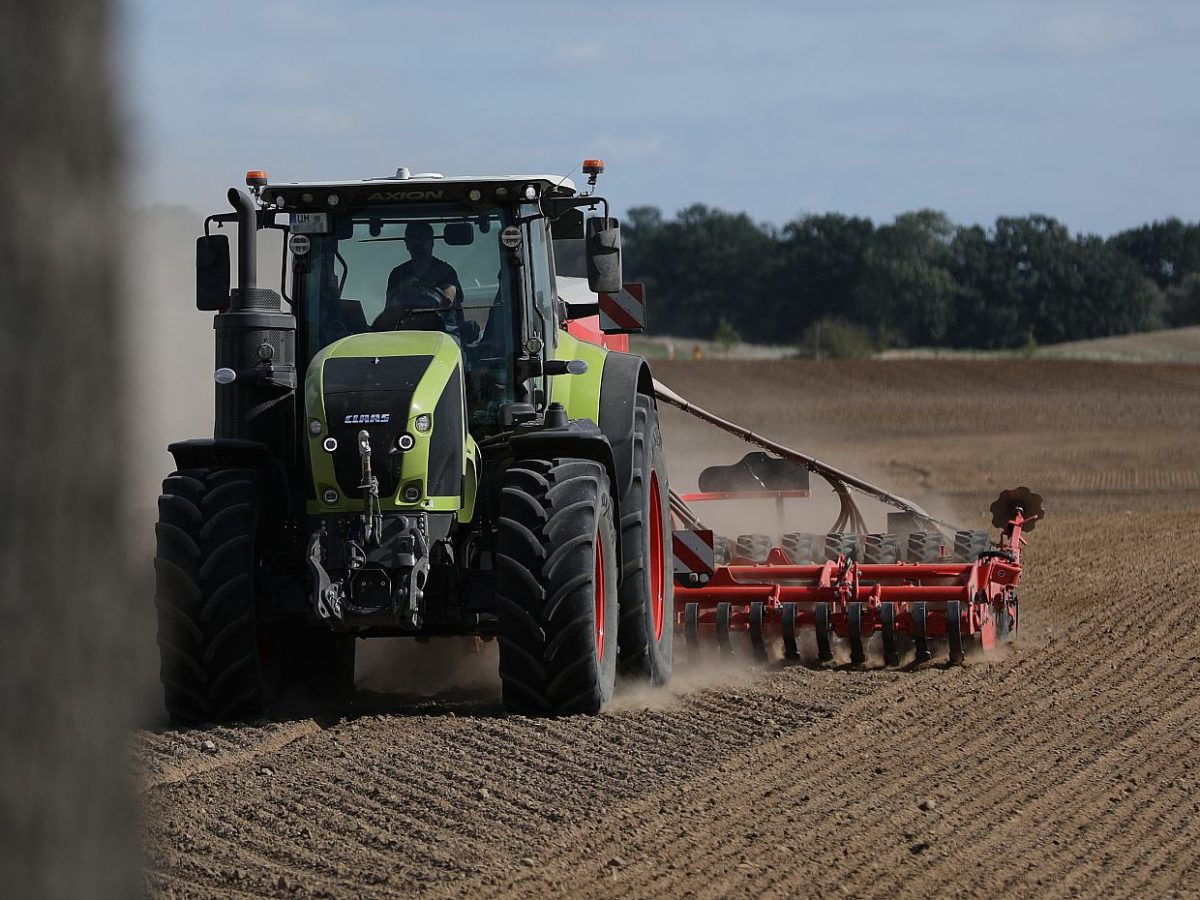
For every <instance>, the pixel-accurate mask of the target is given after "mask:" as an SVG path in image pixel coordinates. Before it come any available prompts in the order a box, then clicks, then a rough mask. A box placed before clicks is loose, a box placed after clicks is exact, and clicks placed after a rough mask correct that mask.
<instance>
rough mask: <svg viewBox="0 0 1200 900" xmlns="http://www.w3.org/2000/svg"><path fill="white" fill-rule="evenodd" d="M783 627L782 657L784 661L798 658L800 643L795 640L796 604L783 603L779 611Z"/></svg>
mask: <svg viewBox="0 0 1200 900" xmlns="http://www.w3.org/2000/svg"><path fill="white" fill-rule="evenodd" d="M780 614H781V615H780V618H781V619H782V625H783V655H784V658H785V659H799V658H800V643H799V641H797V640H796V604H795V603H785V604H783V606H782V608H781V609H780Z"/></svg>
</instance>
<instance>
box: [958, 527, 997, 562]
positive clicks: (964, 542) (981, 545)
mask: <svg viewBox="0 0 1200 900" xmlns="http://www.w3.org/2000/svg"><path fill="white" fill-rule="evenodd" d="M991 549H992V539H991V537H990V536H989V535H988V533H987V532H986V531H956V532H954V561H955V562H960V563H973V562H975V560H977V559H979V554H980V553H983V552H985V551H987V550H991Z"/></svg>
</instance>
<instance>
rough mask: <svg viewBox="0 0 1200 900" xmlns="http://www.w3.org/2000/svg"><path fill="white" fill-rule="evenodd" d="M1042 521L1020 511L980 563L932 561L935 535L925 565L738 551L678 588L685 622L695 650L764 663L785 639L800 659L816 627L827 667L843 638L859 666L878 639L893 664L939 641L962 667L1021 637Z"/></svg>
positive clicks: (948, 558)
mask: <svg viewBox="0 0 1200 900" xmlns="http://www.w3.org/2000/svg"><path fill="white" fill-rule="evenodd" d="M1034 496H1036V495H1034ZM1034 521H1036V517H1035V516H1027V515H1026V514H1025V512H1024V510H1023V509H1022V508H1020V507H1017V508H1015V509H1013V510H1012V512H1011V518H1010V519H1008V520H1007V521H1006V522H1005V526H1004V529H1003V530H1002V532H1001V534H1000V540H999V542H998V544H997V546H996V547H995V548H993V549H985V550H980V551H979V552H978V555H977V558H976V559H975V560H974V561H971V562H966V561H962V562H956V561H955V560H954V558H953V557H954V554H953V552H949V553H943V554H941V556H940V557H939V558H936V559H931V556H932V550H931V549H930V545H931V543H932V541H931V540H929V539H928V538H922V539H921V541H919V542H918V550H919V553H917V554H915V555H916V556H918V557H919V558H920V559H921V561H919V562H891V563H866V562H864V563H860V562H857V561H855V560H854V558H853V557H851V556H849V555H847V554H846V553H839V554H838V555H837V557H836V558H835V559H831V560H827V561H826V562H824V563H821V564H815V563H810V564H803V565H797V564H795V563H793V562H792V560H791V559H790V557H789V555H788V553H787V552H786V551H785V550H784V549H783V548H781V547H776V548H772V550H771V551H770V552H769V553H768V554H767V558H766V560H765V561H764V562H757V561H755V560H752V559H749V558H746V557H743V556H738V555H735V556H734V557H733V559H732V560H731V561H730V562H729V564H728V565H719V564H718V565H714V566H713V571H712V575H711V576H710V577H709V578H708V580H707V582H706V583H703V584H700V585H689V584H687V583H686V582H680V583H677V586H676V591H675V598H676V601H675V602H676V609H677V610H679V613H678V623H677V624H678V627H679V628H680V630H682V631H683V632H684V635H685V639H686V641H687V645H688V647H690V648H692V650H693V652H700V653H703V650H702V648H703V647H704V646H705V645H706V644H713V643H715V645H716V647H717V648H718V651H719V653H720V655H721V656H726V657H728V656H738V655H745V656H747V657H748V658H753V659H754V660H757V661H765V660H767V659H768V658H769V656H770V653H769V651H768V645H769V644H771V643H773V642H779V643H780V645H781V647H782V656H783V657H784V658H785V659H800V658H802V653H801V645H802V640H801V635H802V634H803V633H804V631H806V630H810V631H811V633H812V635H813V638H814V640H813V644H814V645H815V649H816V660H817V661H819V662H829V661H831V660H832V659H833V658H834V653H833V649H834V640H835V639H838V640H840V641H842V642H844V643H845V645H846V646H847V648H848V654H849V661H850V663H851V664H852V665H863V664H865V663H866V662H867V655H868V649H869V645H871V646H874V644H875V643H876V642H873V641H872V638H873V637H874V636H875V635H878V636H879V641H878V642H877V644H878V648H879V653H880V656H881V657H882V662H883V664H884V665H887V666H898V665H900V663H901V660H902V657H903V656H904V654H905V651H907V650H909V649H911V651H912V653H913V657H914V659H915V660H916V661H917V662H923V661H926V660H928V659H930V658H931V657H932V648H931V645H932V644H933V643H934V642H940V643H941V645H943V646H944V648H945V653H946V656H947V657H948V659H949V661H950V662H952V663H956V662H961V661H962V660H963V658H964V657H965V655H966V654H967V653H968V652H969V651H972V650H978V651H984V650H990V649H992V648H993V647H994V646H995V645H996V642H997V640H1000V639H1004V638H1008V637H1011V636H1012V635H1013V634H1014V633H1015V632H1016V629H1017V627H1018V624H1019V621H1020V619H1019V615H1018V602H1017V586H1018V582H1019V581H1020V577H1021V535H1022V532H1024V531H1029V530H1030V529H1031V528H1032V527H1033V523H1034ZM976 540H977V539H976ZM875 543H876V544H884V545H886V544H892V543H893V542H890V541H877V542H875ZM847 546H849V544H847ZM910 546H911V545H910ZM953 548H954V545H953V544H951V545H950V548H949V549H950V550H951V551H953Z"/></svg>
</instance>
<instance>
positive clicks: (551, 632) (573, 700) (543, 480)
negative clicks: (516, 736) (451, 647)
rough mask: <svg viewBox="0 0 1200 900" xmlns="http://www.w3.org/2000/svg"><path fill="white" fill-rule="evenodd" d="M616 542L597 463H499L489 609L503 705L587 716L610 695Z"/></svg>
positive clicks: (609, 499)
mask: <svg viewBox="0 0 1200 900" xmlns="http://www.w3.org/2000/svg"><path fill="white" fill-rule="evenodd" d="M616 540H617V536H616V529H615V527H614V524H613V503H612V497H611V495H610V493H609V480H608V475H607V474H606V472H605V470H604V468H603V467H602V466H601V465H599V464H598V463H595V462H592V461H590V460H578V459H556V460H553V461H550V460H526V461H522V462H518V463H514V464H513V465H512V466H511V467H510V468H509V469H508V471H507V473H506V474H505V476H504V486H503V489H502V491H501V500H500V518H499V536H498V542H497V551H498V552H497V574H496V607H497V610H496V612H497V618H498V633H499V644H500V681H501V686H502V689H503V694H504V705H505V707H506V708H507V709H508V711H509V712H511V713H515V714H518V715H526V716H566V715H575V714H585V715H591V714H595V713H597V712H599V711H600V710H601V709H602V708H603V707H604V705H605V704H607V703H608V702H609V701H610V700H611V699H612V694H613V686H614V683H615V681H616V672H617V633H616V632H617V628H616V627H615V626H616V624H617V615H618V602H617V594H618V590H619V579H618V572H617V562H616V559H617V554H616Z"/></svg>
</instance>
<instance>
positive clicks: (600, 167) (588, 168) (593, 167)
mask: <svg viewBox="0 0 1200 900" xmlns="http://www.w3.org/2000/svg"><path fill="white" fill-rule="evenodd" d="M581 168H582V169H583V174H584V175H586V176H587V177H588V184H589V185H591V186H592V187H595V186H596V179H597V178H598V177H599V176H600V175H601V174H602V173H603V172H604V160H602V159H585V160H584V161H583V166H582V167H581Z"/></svg>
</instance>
